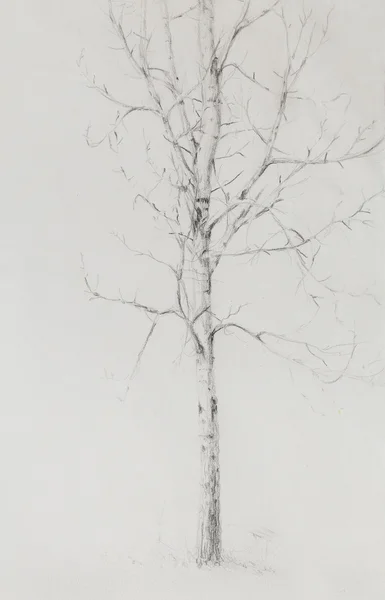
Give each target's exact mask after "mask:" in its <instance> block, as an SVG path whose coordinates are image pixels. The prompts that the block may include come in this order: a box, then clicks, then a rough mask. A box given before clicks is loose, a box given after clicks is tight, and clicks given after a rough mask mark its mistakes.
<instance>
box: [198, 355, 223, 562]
mask: <svg viewBox="0 0 385 600" xmlns="http://www.w3.org/2000/svg"><path fill="white" fill-rule="evenodd" d="M209 347H210V344H209ZM209 349H210V350H211V348H209ZM198 381H199V388H200V398H199V405H198V409H199V429H200V432H199V433H200V440H201V482H200V483H201V502H200V511H199V522H198V552H197V563H198V565H203V564H219V563H220V562H221V559H222V529H221V516H220V470H219V427H218V402H217V398H216V395H215V386H214V378H213V354H212V352H211V351H209V356H206V357H202V356H199V357H198Z"/></svg>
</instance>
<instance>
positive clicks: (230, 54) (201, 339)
mask: <svg viewBox="0 0 385 600" xmlns="http://www.w3.org/2000/svg"><path fill="white" fill-rule="evenodd" d="M146 5H147V2H146V0H143V2H142V4H141V7H140V21H141V29H140V31H134V30H133V29H132V28H131V27H130V19H132V15H131V14H129V15H127V10H126V9H127V6H126V5H120V6H118V5H117V4H116V3H115V4H114V2H113V0H109V15H108V16H109V20H110V24H111V25H112V28H113V30H114V32H115V34H116V36H117V38H118V40H119V43H120V45H119V49H120V50H121V52H122V53H124V55H125V57H126V59H127V61H128V64H129V66H130V69H131V72H132V74H133V75H135V76H136V79H137V80H140V82H141V83H142V84H144V86H145V90H146V92H145V93H146V95H147V101H146V103H143V104H137V105H135V104H131V103H130V99H129V98H128V99H123V98H118V97H117V96H116V95H115V94H113V93H112V92H110V90H109V89H108V88H107V86H106V85H105V84H99V83H98V82H97V80H96V78H95V77H94V76H90V75H89V73H88V70H87V68H86V67H85V66H84V65H83V57H82V59H81V61H80V65H81V67H82V70H83V74H84V76H85V77H86V79H87V82H88V85H89V86H90V87H92V88H94V89H95V90H97V91H98V92H99V93H100V94H101V95H102V96H104V98H106V99H107V100H109V101H110V102H111V103H112V104H113V105H115V106H116V107H117V113H116V118H115V122H114V124H113V126H112V128H111V129H110V130H109V131H108V132H107V134H106V135H105V136H104V137H103V139H101V140H97V141H96V142H95V141H92V140H91V137H90V132H89V131H87V136H86V137H87V142H88V143H89V145H90V146H96V145H99V144H100V143H102V142H103V141H107V142H109V144H110V146H111V148H112V149H113V150H115V151H117V150H118V148H119V145H120V143H121V141H122V140H123V137H122V136H123V135H124V131H125V130H127V129H126V128H127V127H128V126H129V119H130V118H132V116H133V115H134V114H137V116H138V118H139V117H140V115H143V116H144V117H145V115H148V117H147V118H148V119H149V121H148V122H149V123H150V119H154V120H155V121H157V122H158V123H159V124H160V128H158V129H154V130H153V133H152V134H151V135H157V132H158V131H160V132H161V133H160V138H161V142H162V143H165V144H166V146H167V148H168V156H167V160H168V165H167V168H165V169H164V171H163V172H159V171H160V170H161V169H160V166H159V167H156V165H154V164H153V162H152V159H151V158H150V155H149V154H148V156H147V159H145V157H144V159H145V160H147V161H148V164H149V165H150V167H151V169H152V170H153V173H154V174H155V179H156V185H155V186H154V187H153V188H152V190H150V191H148V192H147V193H143V194H138V195H137V196H136V197H135V202H141V203H142V204H143V205H145V206H146V207H147V209H148V210H149V211H150V213H152V215H153V216H155V217H156V218H157V222H161V223H162V225H163V227H164V232H165V235H167V236H169V235H171V236H172V239H173V240H174V242H175V248H176V250H177V255H176V260H175V262H174V263H169V262H167V261H165V260H162V259H161V258H160V257H158V256H156V255H155V254H153V253H152V252H145V251H142V250H141V251H139V252H138V254H140V255H141V256H145V257H147V258H149V259H151V260H153V261H156V262H157V263H160V265H162V266H166V267H167V268H168V269H169V270H170V271H171V273H172V275H173V277H174V280H175V301H174V303H173V304H172V305H171V306H169V307H168V308H166V309H161V308H159V307H156V306H150V305H149V304H146V303H145V302H139V301H138V300H137V299H136V298H132V299H126V298H125V297H123V296H122V295H117V296H113V295H112V296H110V295H108V294H104V293H100V292H99V291H98V290H97V288H96V287H94V286H93V285H92V284H91V282H90V278H89V276H88V275H87V273H86V272H85V283H86V287H87V292H88V293H89V294H90V299H91V300H95V299H99V300H106V301H110V302H118V303H122V304H127V305H129V306H131V307H132V308H135V309H137V310H139V311H142V312H144V313H145V314H146V315H147V316H148V317H149V318H150V319H151V326H150V330H149V332H148V334H147V335H146V337H145V340H144V344H143V347H142V349H141V351H140V353H139V355H138V362H139V361H140V359H141V357H142V355H143V352H144V351H145V349H146V347H147V345H148V343H149V341H150V339H151V336H152V335H153V333H154V331H155V329H156V327H157V325H158V323H159V321H160V319H162V318H163V317H166V316H173V317H176V318H177V319H179V320H180V321H181V322H182V323H183V324H184V326H185V328H186V343H189V344H191V347H192V348H193V351H194V354H195V358H196V364H197V379H198V385H199V395H198V398H197V407H198V415H199V430H200V431H199V435H200V440H201V442H200V452H201V482H200V483H201V503H200V512H199V528H198V529H199V535H198V543H197V562H198V564H199V565H202V564H218V563H220V562H221V560H222V557H223V552H222V535H221V513H220V466H219V424H218V399H217V394H216V388H215V344H216V343H218V341H219V339H220V334H221V333H222V334H223V333H226V332H230V331H238V332H239V333H241V334H243V335H245V336H248V337H249V338H252V339H253V340H255V341H256V342H257V343H258V344H260V345H261V347H263V348H264V349H266V350H268V351H270V352H272V353H274V354H276V355H278V356H280V357H282V358H283V359H285V360H290V361H292V362H294V363H296V364H297V365H298V366H299V367H304V368H307V369H310V370H311V371H312V373H313V374H314V375H316V376H317V377H319V378H321V379H322V380H323V381H327V382H335V381H337V380H339V379H340V378H342V377H344V376H354V374H352V373H351V371H350V365H351V362H352V359H353V355H354V353H355V350H356V347H357V341H356V339H355V335H354V332H353V333H352V335H351V338H350V339H349V340H348V341H346V340H344V342H343V343H341V344H340V345H338V346H337V345H333V346H326V347H325V346H321V345H317V344H316V343H314V342H310V341H309V340H307V339H305V338H304V336H303V335H302V334H299V335H298V337H292V336H287V335H284V334H282V333H279V332H274V331H265V330H261V331H256V330H253V329H252V328H250V327H249V326H248V324H247V323H244V322H242V320H239V317H237V315H239V314H240V312H241V309H242V306H240V307H237V308H236V309H235V310H230V312H229V314H227V315H225V316H220V315H218V314H217V312H216V310H215V307H214V305H213V287H214V286H215V283H216V279H215V275H216V271H217V269H218V267H219V265H220V264H222V262H223V261H225V260H226V259H227V258H231V257H246V258H248V259H251V260H254V258H256V257H258V256H260V255H265V256H268V257H274V256H275V255H278V254H280V253H288V254H290V255H291V256H292V258H293V261H294V262H295V264H296V265H297V267H298V270H299V274H300V282H299V285H301V286H302V287H303V289H304V290H305V292H306V293H307V294H308V297H309V298H310V299H311V301H312V302H313V304H314V308H315V310H316V311H318V309H319V308H320V304H319V301H318V299H317V294H316V293H315V292H314V286H318V287H320V286H321V287H323V288H324V289H325V290H327V291H328V292H329V293H330V294H332V295H335V294H337V293H338V290H336V289H334V288H333V287H332V286H331V285H330V284H329V281H328V279H327V278H326V279H325V278H322V277H320V275H319V274H318V273H317V262H318V257H319V255H320V253H321V252H322V249H323V246H324V240H325V239H326V237H327V236H328V235H329V234H330V232H331V231H332V230H334V229H337V228H338V227H342V228H347V229H348V230H350V229H351V228H352V225H353V223H354V222H357V221H359V222H361V223H363V224H368V223H369V221H368V215H369V214H370V203H371V201H372V200H373V199H374V198H376V197H378V196H380V195H381V194H382V190H377V191H374V193H371V194H370V195H368V196H364V197H362V198H361V200H360V201H359V202H358V203H357V205H356V206H352V204H354V202H350V201H343V202H342V203H341V202H340V203H339V204H338V205H337V207H335V210H334V212H333V213H332V214H331V216H330V218H329V219H328V220H327V222H325V223H323V224H322V226H321V227H320V228H319V229H318V230H317V231H314V232H312V233H311V234H309V233H305V232H304V230H303V227H301V223H300V224H299V225H297V224H296V223H295V222H293V218H292V215H291V214H290V209H289V210H286V211H285V206H286V204H287V201H288V197H289V196H288V191H289V190H290V189H291V188H292V187H293V186H299V185H300V184H302V183H303V182H304V181H305V180H306V179H301V177H302V174H303V173H304V172H305V171H311V170H312V169H321V168H322V169H323V170H327V169H332V168H337V169H343V168H344V167H345V165H346V163H350V162H353V161H356V160H358V159H362V158H364V157H366V156H368V155H370V154H371V153H373V152H374V151H375V150H376V149H378V148H379V146H380V144H381V142H382V140H383V136H381V135H378V136H377V137H375V138H374V141H372V142H367V141H366V139H367V136H368V135H370V134H371V131H372V129H373V127H374V123H370V124H369V125H367V126H361V127H358V129H357V131H356V132H355V134H354V135H353V136H352V137H351V136H350V133H349V132H347V133H346V134H345V133H344V132H343V126H344V125H345V124H346V122H347V119H348V117H347V116H346V115H347V114H348V113H347V110H348V106H347V107H345V110H344V111H343V114H342V116H341V119H342V120H340V122H339V123H337V125H334V123H333V118H331V117H330V116H329V109H330V107H331V105H332V104H333V103H334V104H335V103H338V102H339V101H341V98H342V96H343V95H341V97H340V96H338V98H334V99H333V100H332V101H330V103H329V104H328V103H327V102H325V103H323V104H322V106H320V109H322V112H323V114H324V117H323V118H322V119H321V120H320V122H319V131H318V132H317V133H316V135H315V137H314V140H313V142H312V143H311V144H310V145H305V146H304V147H303V148H302V152H301V153H300V154H298V155H297V154H296V150H295V144H296V133H295V134H294V135H293V133H291V135H290V136H289V137H288V136H287V135H286V133H285V131H286V128H287V127H288V126H289V125H290V127H291V132H293V131H294V132H295V130H294V129H293V126H292V125H293V122H294V123H295V115H296V111H295V110H293V107H294V106H296V105H298V104H301V103H303V102H311V99H309V98H308V97H305V96H303V95H302V96H301V93H300V90H299V85H300V83H301V76H302V74H303V72H304V71H305V70H306V68H307V67H308V65H309V63H310V62H311V60H312V58H313V57H314V56H315V54H316V52H317V51H318V50H319V49H320V48H321V47H322V45H323V44H324V43H325V42H326V40H327V34H328V26H329V16H327V18H326V22H325V23H324V24H322V25H321V26H319V27H318V26H317V21H316V20H315V19H314V17H313V15H312V13H311V11H308V12H306V11H305V12H303V13H302V14H300V15H299V17H298V19H297V20H296V21H294V22H289V20H288V18H287V15H286V13H285V9H284V2H282V1H280V0H277V1H275V2H274V0H270V2H268V1H267V0H266V3H265V7H264V8H263V9H261V7H260V5H261V2H259V1H255V2H254V1H253V0H244V1H242V2H240V3H239V6H240V11H239V14H238V17H237V18H236V19H235V21H234V22H233V25H232V26H231V27H230V28H228V29H227V30H226V31H219V30H218V27H219V25H218V20H217V15H216V12H215V8H216V9H217V11H218V13H219V12H220V6H219V5H220V3H219V1H218V2H215V0H198V2H197V3H196V4H194V5H192V6H186V7H184V8H182V9H181V10H180V11H179V12H178V13H174V14H171V12H170V10H169V6H168V2H167V0H161V2H160V3H158V5H159V6H160V8H161V11H160V12H159V15H158V23H157V24H156V27H155V28H153V29H152V30H151V31H150V30H149V29H150V28H149V25H148V11H147V6H146ZM158 5H157V6H156V7H155V9H156V10H157V9H158ZM236 5H237V6H238V3H236ZM153 8H154V7H153ZM180 8H181V7H180ZM155 9H154V10H155ZM269 19H275V20H276V22H277V24H278V26H279V27H281V41H282V42H283V46H282V48H283V51H282V56H284V61H283V66H282V65H281V71H280V72H276V71H274V73H272V78H273V83H272V84H270V83H269V85H267V84H266V83H261V82H260V81H259V79H258V77H257V76H256V74H255V72H247V70H246V69H245V68H244V66H243V63H242V61H240V60H238V58H237V48H236V47H237V44H238V42H239V40H240V39H241V38H242V36H244V35H245V34H246V32H249V31H251V30H253V31H254V35H255V36H258V32H259V31H260V30H259V29H258V28H259V27H261V25H263V24H264V23H266V24H267V21H268V20H269ZM182 23H188V24H189V26H190V27H192V28H193V30H194V31H195V34H194V35H195V42H196V48H195V49H193V48H191V52H192V54H193V55H194V57H196V61H195V59H193V60H192V63H191V64H192V65H193V67H190V66H189V67H185V70H183V65H181V64H180V62H181V61H180V60H178V51H177V50H176V49H175V47H176V46H175V35H176V31H177V28H178V27H180V25H181V24H182ZM155 30H156V35H154V32H155ZM159 30H161V32H162V36H163V37H159V35H158V34H159ZM246 37H247V36H246ZM154 39H155V40H156V41H155V42H154V41H153V40H154ZM159 40H161V41H159ZM153 44H163V47H162V48H163V54H162V48H161V47H160V46H156V50H157V52H156V54H154V52H153V48H152V45H153ZM194 53H195V54H194ZM154 56H155V58H154ZM165 57H166V58H167V60H164V58H165ZM261 60H262V61H263V60H264V57H263V56H262V57H261V56H259V62H260V61H261ZM194 61H195V62H194ZM194 64H196V65H197V67H196V69H194ZM186 69H187V70H186ZM234 81H236V83H237V85H238V84H239V82H240V81H241V82H242V83H241V85H244V86H246V87H245V88H244V89H246V90H247V91H250V98H249V100H248V101H244V100H242V101H238V100H237V98H236V94H234V93H232V92H234V87H232V86H234ZM138 85H140V84H139V83H138ZM263 96H265V99H264V98H263ZM266 98H267V101H268V106H269V107H270V108H266V115H265V119H266V121H267V125H266V126H264V127H261V126H258V125H256V124H255V113H256V112H257V113H258V119H260V118H261V112H262V111H264V110H265V107H266V106H267V104H266ZM342 99H343V98H342ZM334 104H333V106H334ZM261 107H262V108H261ZM293 115H294V118H292V116H293ZM333 115H334V113H333ZM344 115H345V116H344ZM262 116H263V114H262ZM154 131H155V133H154ZM297 133H298V136H299V139H301V135H302V134H301V132H300V131H298V132H297ZM374 135H376V134H374ZM293 146H294V149H293ZM224 165H225V166H224ZM333 166H334V167H333ZM224 170H225V176H223V171H224ZM121 172H122V173H123V175H125V176H126V169H125V168H123V167H122V169H121ZM325 174H326V173H325ZM310 176H311V173H310ZM127 179H128V180H129V178H128V177H127ZM164 186H167V190H168V191H167V194H166V192H164V191H162V190H164ZM155 196H156V198H155ZM308 202H309V204H310V203H311V202H312V198H309V199H308ZM259 223H263V227H262V228H261V231H259V233H258V232H257V230H256V229H255V230H254V229H253V230H252V229H251V227H252V226H253V227H254V226H255V225H258V224H259ZM300 229H302V231H301V230H300ZM250 231H251V232H252V233H253V232H254V241H253V243H250V242H249V241H247V240H248V239H249V238H250V237H253V234H252V233H251V234H249V235H248V236H247V238H246V236H245V232H250ZM266 232H268V233H266ZM115 235H116V237H117V238H118V240H119V241H120V242H121V243H122V244H124V245H125V246H126V248H127V249H129V250H130V246H129V244H127V242H126V239H125V237H124V235H122V234H115ZM261 235H262V237H261ZM259 237H261V239H260V240H259ZM134 252H135V251H134ZM309 282H310V283H311V284H314V285H313V288H312V287H311V286H310V287H309ZM317 289H318V288H317ZM293 350H294V351H295V352H294V354H293ZM372 376H373V374H372Z"/></svg>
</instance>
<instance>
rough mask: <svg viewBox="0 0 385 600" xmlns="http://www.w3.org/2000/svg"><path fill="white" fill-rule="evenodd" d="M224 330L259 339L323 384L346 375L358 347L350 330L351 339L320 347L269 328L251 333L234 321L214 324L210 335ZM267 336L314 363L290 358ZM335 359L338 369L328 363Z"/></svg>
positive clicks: (268, 347) (271, 350)
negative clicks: (303, 354)
mask: <svg viewBox="0 0 385 600" xmlns="http://www.w3.org/2000/svg"><path fill="white" fill-rule="evenodd" d="M228 329H236V330H239V331H242V332H243V333H245V334H246V335H248V336H250V337H252V338H253V339H255V340H256V341H258V342H260V343H261V344H262V346H263V347H264V348H265V349H266V350H268V351H269V352H270V353H272V354H275V355H277V356H279V357H280V358H283V359H285V360H288V361H290V362H293V363H295V364H297V365H298V366H300V367H303V368H306V369H308V370H310V371H311V372H312V373H313V374H314V375H315V376H316V377H317V378H318V379H321V380H322V382H323V383H336V382H337V381H339V380H340V379H342V378H343V377H347V376H349V373H348V369H349V367H350V365H351V363H352V360H353V357H354V354H355V352H356V349H357V347H358V343H357V341H356V334H355V333H354V332H353V336H352V337H353V339H352V342H350V343H344V344H335V345H332V346H325V347H320V346H317V345H315V344H311V343H309V342H306V341H302V340H297V339H292V338H289V337H287V336H285V335H281V334H276V333H272V332H269V331H259V332H254V331H252V330H251V329H249V328H248V327H245V326H243V325H241V324H239V323H235V322H228V323H222V324H220V325H217V326H216V327H215V328H214V329H213V331H212V336H213V337H214V336H215V335H216V334H217V333H219V331H224V332H226V331H227V330H228ZM269 339H271V340H273V341H275V342H278V343H281V342H283V343H284V344H287V345H289V346H292V347H299V348H301V349H303V350H304V351H305V353H306V354H307V355H308V357H309V359H310V358H311V359H315V360H314V361H313V362H315V365H316V366H312V365H311V364H310V363H309V362H308V361H307V360H303V359H301V358H296V357H293V356H291V355H290V354H287V353H285V352H282V351H280V350H278V349H277V348H276V347H274V346H272V345H271V343H269ZM336 359H337V360H338V359H342V361H343V363H344V364H343V365H342V367H340V368H339V369H338V368H336V367H335V366H333V364H332V361H335V360H336ZM321 365H322V366H321ZM330 376H331V378H330ZM352 376H353V377H354V378H357V376H356V375H354V374H353V375H352Z"/></svg>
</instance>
